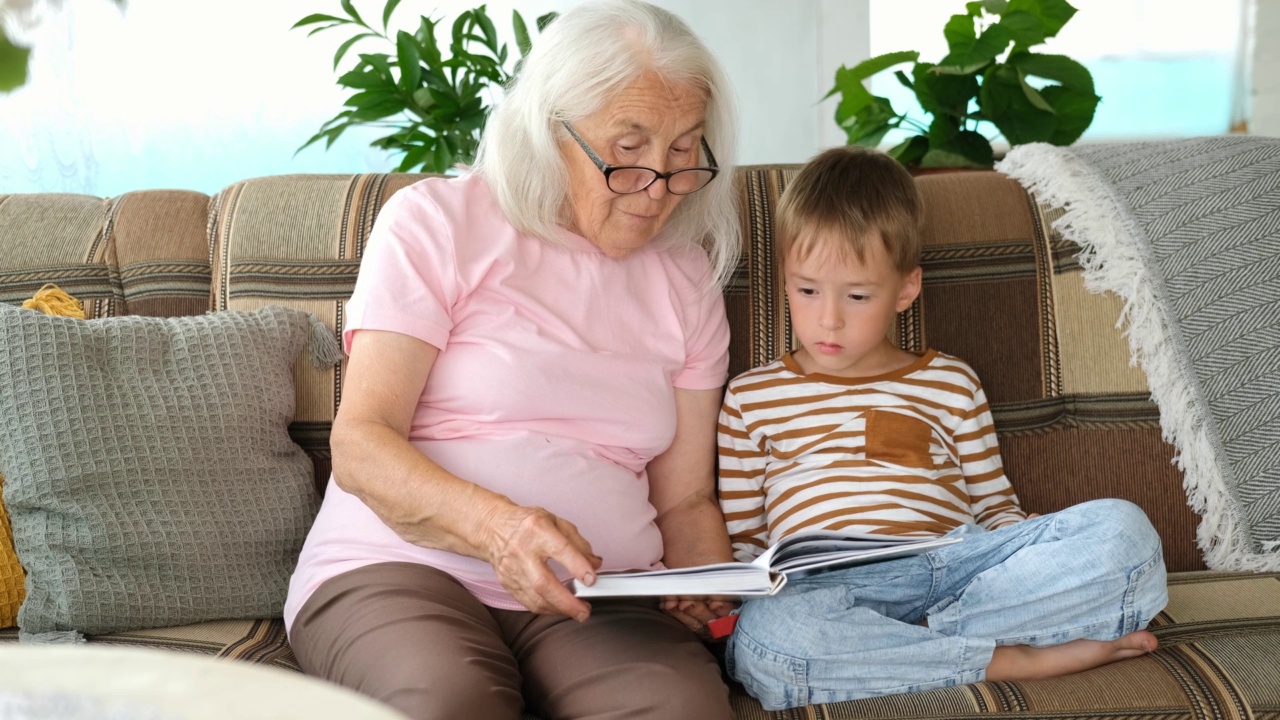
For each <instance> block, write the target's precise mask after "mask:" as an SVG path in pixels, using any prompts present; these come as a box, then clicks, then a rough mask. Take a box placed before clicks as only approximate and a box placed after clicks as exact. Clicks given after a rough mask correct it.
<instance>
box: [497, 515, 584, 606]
mask: <svg viewBox="0 0 1280 720" xmlns="http://www.w3.org/2000/svg"><path fill="white" fill-rule="evenodd" d="M483 527H484V528H485V530H484V533H483V535H482V547H483V548H484V559H486V560H488V561H489V563H490V564H491V565H493V569H494V572H496V573H497V575H498V581H499V582H501V583H502V587H504V588H506V590H507V592H509V593H511V595H512V597H514V598H515V599H516V600H518V601H520V603H521V604H523V605H524V606H525V607H526V608H528V609H529V610H531V611H533V612H535V613H542V614H548V615H551V614H559V615H568V616H569V617H571V618H574V619H575V620H577V621H578V622H583V621H585V620H586V619H587V618H588V617H590V615H591V606H590V605H588V604H587V603H585V602H583V601H582V600H580V599H578V598H577V597H574V595H573V593H572V592H570V591H569V590H568V588H566V587H565V586H564V585H562V584H561V583H560V581H559V580H558V579H556V576H555V573H553V572H552V571H551V568H550V567H549V566H548V565H547V561H549V560H554V561H555V562H557V563H559V564H560V565H562V566H563V567H564V568H565V569H566V570H568V571H569V572H570V573H572V574H573V576H574V577H575V578H577V579H578V580H580V581H582V582H584V583H586V584H588V585H590V584H592V583H594V582H595V571H596V570H598V569H599V568H600V565H601V563H602V562H603V560H602V559H601V558H600V557H599V556H597V555H596V554H595V553H593V552H592V551H591V544H590V543H588V542H587V541H586V539H585V538H583V537H582V535H581V534H580V533H579V532H578V528H576V527H574V525H573V523H571V522H569V521H567V520H564V519H562V518H559V517H556V516H555V515H552V514H551V513H549V512H547V511H546V510H543V509H542V508H536V507H522V506H519V505H514V504H505V505H504V506H500V507H497V508H494V510H493V512H492V513H491V514H490V517H488V518H487V519H486V521H485V523H484V525H483Z"/></svg>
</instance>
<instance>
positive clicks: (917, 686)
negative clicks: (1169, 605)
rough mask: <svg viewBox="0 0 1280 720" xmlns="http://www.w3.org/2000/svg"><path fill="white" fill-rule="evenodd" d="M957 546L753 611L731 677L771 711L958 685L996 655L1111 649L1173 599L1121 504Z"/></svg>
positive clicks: (790, 592)
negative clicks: (1090, 645) (1016, 650)
mask: <svg viewBox="0 0 1280 720" xmlns="http://www.w3.org/2000/svg"><path fill="white" fill-rule="evenodd" d="M949 536H952V537H955V536H963V537H964V542H961V543H957V544H955V545H948V546H946V547H943V548H939V549H937V550H934V551H933V552H930V553H926V554H923V555H917V556H915V557H909V558H902V559H899V560H890V561H886V562H881V563H875V564H871V565H863V566H859V567H853V568H848V569H843V570H833V571H830V572H826V573H818V574H815V575H810V576H808V577H803V578H795V579H792V580H790V581H789V582H788V583H787V585H786V586H785V587H784V588H783V589H782V591H781V592H779V593H778V594H777V595H775V596H772V597H765V598H757V599H752V600H748V601H747V602H745V603H744V604H743V605H742V608H741V610H740V611H739V617H738V625H737V629H736V630H735V631H734V633H733V635H731V636H730V638H729V645H728V647H727V648H726V662H727V666H728V670H729V675H730V676H731V677H733V678H734V679H735V680H737V681H738V682H740V683H742V684H743V686H744V687H745V688H746V689H747V691H748V692H750V693H751V694H752V695H753V696H755V697H756V698H757V699H758V700H759V701H760V703H761V704H762V705H763V706H764V707H765V708H766V709H768V710H783V709H787V708H793V707H799V706H802V705H810V704H814V703H829V702H838V701H841V700H852V699H856V698H864V697H872V696H876V695H889V694H893V693H904V692H914V691H917V690H928V689H932V688H939V687H947V686H950V685H961V684H964V683H970V682H977V681H979V680H982V679H984V678H985V677H986V669H987V665H988V664H990V662H991V655H992V652H993V651H994V650H995V647H996V646H997V645H1032V646H1036V647H1044V646H1047V645H1058V644H1060V643H1064V642H1068V641H1071V640H1077V639H1081V638H1089V639H1093V640H1114V639H1116V638H1118V637H1120V636H1122V635H1127V634H1128V633H1131V632H1133V631H1135V630H1140V629H1142V628H1144V627H1146V625H1147V623H1149V622H1150V621H1151V619H1152V618H1153V617H1155V615H1156V613H1158V612H1160V610H1162V609H1163V608H1164V606H1165V603H1166V602H1168V595H1167V593H1166V587H1165V569H1164V560H1163V557H1162V555H1161V549H1160V538H1159V536H1158V535H1157V534H1156V531H1155V528H1153V527H1152V526H1151V522H1150V521H1149V520H1148V519H1147V516H1146V515H1145V514H1144V513H1143V512H1142V510H1141V509H1139V508H1138V507H1137V506H1136V505H1134V504H1132V503H1130V502H1126V501H1124V500H1095V501H1092V502H1086V503H1082V504H1080V505H1076V506H1074V507H1071V508H1067V509H1066V510H1063V511H1061V512H1057V513H1054V514H1052V515H1045V516H1042V517H1038V518H1034V519H1032V520H1027V521H1024V522H1020V523H1018V524H1016V525H1012V526H1008V527H1004V528H1001V529H999V530H993V531H989V532H988V531H985V530H983V529H982V528H979V527H977V526H974V525H967V526H964V527H960V528H957V529H955V530H953V531H951V533H949ZM926 620H927V626H925V625H923V624H921V623H922V622H924V621H926Z"/></svg>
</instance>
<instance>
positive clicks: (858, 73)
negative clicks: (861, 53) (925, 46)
mask: <svg viewBox="0 0 1280 720" xmlns="http://www.w3.org/2000/svg"><path fill="white" fill-rule="evenodd" d="M919 59H920V53H918V52H916V51H915V50H902V51H899V52H891V53H885V54H884V55H877V56H875V57H873V58H867V59H866V60H863V61H862V62H860V63H858V64H857V65H854V66H853V68H852V69H851V70H849V74H850V75H851V76H852V77H854V78H857V79H858V80H859V81H861V80H866V79H867V78H869V77H871V76H872V75H875V74H876V73H879V72H880V71H882V70H888V69H889V68H891V67H893V66H894V65H901V64H902V63H906V62H915V61H917V60H919Z"/></svg>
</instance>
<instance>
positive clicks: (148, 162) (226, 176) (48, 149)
mask: <svg viewBox="0 0 1280 720" xmlns="http://www.w3.org/2000/svg"><path fill="white" fill-rule="evenodd" d="M355 1H356V7H357V8H358V9H361V10H362V11H363V14H364V15H365V16H366V19H370V17H376V16H377V15H379V14H380V10H381V8H382V6H383V3H382V2H381V0H355ZM657 2H658V4H659V5H662V6H664V7H666V8H668V9H670V10H672V11H674V12H676V13H677V14H679V15H681V16H682V17H684V18H685V19H686V21H688V22H689V24H690V25H691V26H692V27H693V29H694V30H695V31H696V32H698V33H699V34H700V35H701V36H702V37H703V38H704V40H705V41H706V42H707V44H708V46H709V47H710V48H711V50H712V51H713V52H714V53H715V54H716V55H717V56H718V57H719V58H720V59H721V61H722V62H723V63H724V65H725V66H726V69H727V71H728V74H729V76H730V79H731V81H732V82H733V84H734V86H735V92H736V94H737V97H738V100H739V109H740V112H741V117H742V123H741V128H742V144H741V147H742V154H741V160H742V161H743V162H747V163H769V162H791V161H798V160H803V159H805V158H807V157H809V156H810V155H812V154H813V153H814V152H816V151H817V150H818V149H819V148H820V147H821V146H823V145H829V144H834V143H838V142H840V136H839V134H838V132H834V133H833V131H832V129H831V128H828V127H827V126H834V123H833V121H832V119H831V115H832V112H833V109H832V108H833V106H832V105H831V102H830V101H829V102H827V103H823V104H821V105H820V104H819V103H818V101H819V99H820V98H821V96H822V94H823V93H825V92H826V90H827V89H828V88H829V87H830V84H831V78H832V77H833V76H834V72H835V67H837V66H838V65H839V64H841V63H851V62H857V61H858V60H860V59H862V58H863V57H865V56H866V47H867V41H866V37H867V30H866V26H865V21H866V12H865V8H866V2H867V0H657ZM36 3H37V5H38V6H40V7H41V8H43V12H42V13H40V17H39V18H38V19H39V22H38V23H36V24H34V26H33V27H28V28H25V29H23V30H22V31H21V33H20V34H21V35H22V36H23V37H25V38H26V39H27V40H28V41H30V42H31V43H33V44H34V47H35V50H34V53H33V59H32V64H31V72H30V78H29V82H28V84H27V85H26V86H24V87H23V88H20V89H19V90H18V91H16V92H14V93H12V94H9V95H0V192H33V191H60V192H76V193H87V194H92V195H101V196H110V195H114V194H117V193H120V192H123V191H126V190H132V189H141V188H155V187H173V188H189V189H194V190H199V191H202V192H210V193H211V192H216V191H217V190H218V189H219V188H221V187H223V186H225V185H226V184H228V183H231V182H234V181H236V180H240V179H243V178H246V177H254V176H259V175H268V174H277V173H303V172H362V171H383V170H388V169H390V168H392V167H394V164H392V163H391V162H390V160H389V159H388V158H387V157H386V156H385V155H384V154H382V153H380V152H378V151H374V150H371V149H370V148H369V147H368V142H369V140H371V139H373V138H375V137H377V135H376V134H374V133H371V132H364V133H360V132H356V131H349V132H348V134H347V135H344V136H343V137H342V138H341V139H340V140H339V141H338V142H337V143H336V144H335V145H334V146H333V148H332V149H331V150H329V151H328V152H326V151H324V150H323V149H321V148H320V147H319V146H313V147H312V148H308V149H307V150H305V151H302V152H300V153H297V155H296V156H295V155H294V151H295V150H296V149H297V147H298V146H299V145H301V144H302V143H303V142H304V141H305V140H306V139H307V138H308V137H310V136H311V135H312V134H313V133H314V132H315V131H316V130H317V129H318V128H319V126H320V125H321V123H323V122H324V121H325V120H327V119H328V118H329V117H331V116H332V115H334V114H335V113H336V112H338V111H339V110H340V109H341V105H342V102H343V100H344V98H345V95H344V94H343V93H341V92H340V91H339V89H338V88H337V86H336V85H335V84H334V77H335V75H334V74H333V72H332V55H333V51H334V49H336V47H337V45H338V44H339V43H340V42H341V40H342V39H343V38H344V37H345V36H344V35H340V34H331V33H338V32H340V31H329V32H327V33H322V34H320V35H317V36H315V37H313V38H310V39H308V38H307V37H306V33H305V32H304V31H301V30H294V31H290V30H289V27H290V26H291V25H292V24H293V23H294V22H295V21H297V20H298V19H300V18H302V17H303V16H305V15H307V14H310V13H313V12H326V13H333V12H337V11H338V2H337V0H271V1H269V2H263V1H262V0H221V2H218V3H203V4H199V5H196V4H194V3H191V2H189V0H188V1H181V2H174V0H129V1H128V3H127V8H126V10H125V11H124V12H123V13H122V12H121V11H120V10H119V9H118V8H117V7H116V5H115V4H113V3H111V2H108V0H73V1H71V2H62V3H52V0H36ZM475 4H478V0H448V1H447V2H436V3H430V2H421V3H417V4H415V3H411V2H406V3H404V4H402V5H401V6H400V7H399V9H398V10H397V12H396V18H398V19H399V20H400V23H399V24H401V25H402V26H408V27H409V29H412V28H413V27H416V24H417V23H416V17H417V16H418V15H419V14H422V13H424V12H426V13H431V12H432V11H431V8H432V7H438V8H439V10H437V11H435V12H434V13H433V14H434V15H436V16H437V17H441V16H445V17H449V18H452V17H453V14H454V13H455V12H456V11H457V10H458V9H464V8H467V7H471V6H474V5H475ZM574 4H576V3H575V2H574V0H529V1H525V2H512V1H511V0H497V1H491V2H489V3H488V6H489V14H490V16H491V17H493V18H494V19H495V23H496V24H497V26H498V28H499V30H500V31H501V32H502V33H503V34H504V35H507V36H508V37H509V33H510V17H511V10H512V7H513V6H519V8H520V10H521V13H522V14H523V15H524V16H525V18H526V19H527V20H529V21H532V19H533V18H534V17H536V16H537V15H540V14H542V13H544V12H547V11H549V10H558V11H563V10H564V9H566V8H568V7H571V6H572V5H574ZM52 5H58V6H60V7H52ZM193 7H202V8H205V11H204V12H202V13H200V14H195V13H193V11H192V9H193ZM410 19H414V21H413V23H412V24H411V25H409V20H410ZM860 23H861V25H859V24H860ZM394 24H397V23H396V22H395V21H393V25H394ZM442 33H443V31H442ZM512 52H514V48H513V49H512Z"/></svg>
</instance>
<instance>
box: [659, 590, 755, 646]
mask: <svg viewBox="0 0 1280 720" xmlns="http://www.w3.org/2000/svg"><path fill="white" fill-rule="evenodd" d="M658 607H659V608H661V609H662V611H663V612H665V613H666V614H668V615H670V616H671V617H673V618H675V619H677V620H679V621H680V622H681V623H683V624H684V626H685V627H687V628H689V629H690V630H692V631H693V632H694V633H695V634H696V635H697V636H698V637H700V638H702V639H703V640H710V639H711V632H710V631H709V630H707V623H709V622H711V621H712V620H715V619H716V618H722V617H724V616H725V615H728V614H729V613H731V612H733V609H734V608H735V607H737V603H736V602H735V601H733V600H731V599H728V598H721V597H690V596H673V597H664V598H662V601H661V602H660V603H659V604H658Z"/></svg>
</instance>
